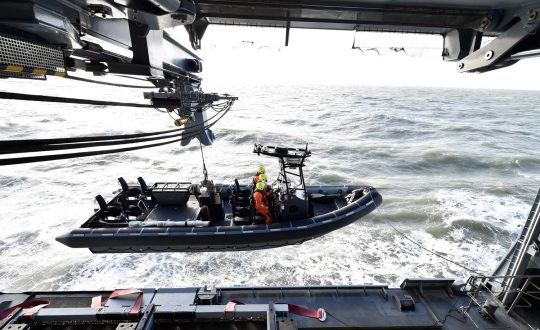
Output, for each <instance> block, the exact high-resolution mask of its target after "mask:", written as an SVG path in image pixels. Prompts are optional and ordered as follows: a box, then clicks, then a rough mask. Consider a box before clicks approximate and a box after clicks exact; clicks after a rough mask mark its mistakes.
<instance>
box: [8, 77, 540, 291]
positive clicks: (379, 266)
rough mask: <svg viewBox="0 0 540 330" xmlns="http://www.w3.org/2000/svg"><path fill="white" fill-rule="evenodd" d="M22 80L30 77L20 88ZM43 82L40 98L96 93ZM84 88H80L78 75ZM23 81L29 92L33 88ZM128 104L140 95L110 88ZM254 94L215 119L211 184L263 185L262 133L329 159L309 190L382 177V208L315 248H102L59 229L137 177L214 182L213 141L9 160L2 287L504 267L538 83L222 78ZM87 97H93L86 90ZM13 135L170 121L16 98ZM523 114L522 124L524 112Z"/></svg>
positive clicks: (520, 209) (539, 127)
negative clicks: (257, 181)
mask: <svg viewBox="0 0 540 330" xmlns="http://www.w3.org/2000/svg"><path fill="white" fill-rule="evenodd" d="M21 84H22V83H16V84H14V86H15V87H14V88H17V87H20V86H22V85H21ZM54 84H57V85H58V84H62V83H61V82H57V81H52V80H51V82H50V85H44V84H37V85H35V86H36V89H37V90H36V91H35V92H36V93H40V92H42V93H46V92H50V93H51V94H53V95H59V96H62V95H63V93H65V94H69V95H70V96H71V97H77V96H78V94H80V93H83V92H82V91H83V89H80V86H79V85H78V83H76V82H75V83H73V82H70V86H66V85H58V86H56V87H61V88H56V87H55V85H54ZM71 84H73V85H71ZM19 85H20V86H19ZM95 88H96V94H100V95H103V98H106V97H110V98H115V99H116V100H119V101H133V100H134V99H137V98H141V95H140V93H139V91H137V92H134V91H124V90H122V89H114V88H109V87H107V88H103V87H101V86H97V87H95ZM205 90H208V91H216V92H227V93H230V94H232V95H237V96H239V97H240V99H239V101H238V102H237V103H236V104H235V105H234V108H233V111H231V112H230V113H229V114H227V116H225V117H224V118H223V120H222V121H221V122H220V123H218V124H217V125H216V126H214V127H213V131H214V133H215V135H216V136H217V140H216V141H215V144H214V145H213V146H211V147H208V148H204V152H205V160H206V166H207V168H208V171H209V173H210V176H211V178H213V179H214V180H216V181H220V182H232V180H233V179H234V178H238V179H239V180H240V182H246V181H247V180H249V178H250V176H251V174H252V173H253V170H254V167H255V166H257V165H259V164H260V163H264V164H265V165H266V167H267V169H268V173H269V174H270V175H275V174H276V173H277V171H278V169H279V166H278V164H277V163H276V162H273V161H272V160H269V159H265V158H264V157H262V156H256V155H255V154H253V153H252V152H251V150H252V147H253V143H256V142H260V143H268V144H285V145H301V146H303V145H304V144H305V143H309V145H310V148H311V149H312V151H313V155H312V157H311V159H310V160H309V162H308V163H307V167H306V168H305V173H306V181H307V184H336V183H339V184H371V185H373V186H375V187H381V190H380V191H381V194H382V195H383V197H384V199H385V202H384V204H383V206H381V207H380V213H378V212H374V213H372V214H371V215H369V216H367V217H365V218H363V219H362V220H361V221H359V222H357V223H355V224H353V225H351V226H349V227H347V228H343V229H342V230H339V231H337V232H333V233H330V234H329V235H326V236H323V237H321V238H318V239H315V240H312V241H309V242H306V243H304V244H302V245H299V246H292V247H285V248H279V249H273V250H263V251H252V252H235V253H218V252H216V253H199V254H195V253H192V254H190V253H176V254H172V253H164V254H127V255H92V254H90V253H89V252H88V251H87V250H80V249H68V248H66V247H64V246H63V245H61V244H59V243H57V242H55V241H54V237H55V236H57V235H60V234H62V233H64V232H65V231H68V230H70V229H72V228H74V227H78V226H80V224H81V223H82V222H83V221H84V220H86V219H87V217H88V216H90V214H91V213H92V210H93V209H94V208H95V207H96V205H95V204H94V196H95V195H97V194H102V195H103V196H105V198H110V197H111V196H112V195H113V193H112V192H113V190H116V189H118V186H117V178H118V177H119V176H123V177H125V178H126V179H127V180H128V181H131V182H135V181H136V178H137V177H138V176H143V177H144V178H145V179H146V181H148V182H154V181H159V180H166V181H174V180H179V181H180V180H191V181H198V180H200V179H201V177H202V164H201V163H202V162H201V155H200V151H199V147H198V145H197V144H196V143H194V142H192V144H191V145H189V146H188V147H184V148H181V147H180V146H178V145H169V146H162V147H158V148H153V149H146V150H141V151H138V152H129V153H124V154H118V155H106V156H96V157H90V158H79V159H73V160H63V161H55V162H49V163H43V164H27V165H22V166H9V167H5V168H2V175H1V176H0V188H1V189H0V200H2V205H3V212H2V214H0V259H1V260H2V261H3V262H2V263H0V291H21V290H31V289H61V290H68V289H73V290H83V289H92V290H93V289H104V288H107V289H111V288H118V287H143V286H150V287H166V286H189V285H205V284H215V285H318V284H362V283H366V284H369V283H387V284H390V285H394V286H395V285H399V283H400V282H401V281H402V280H403V279H405V278H407V277H422V276H425V277H457V278H465V277H467V276H468V275H470V272H469V271H467V270H465V269H463V268H460V267H459V266H457V265H455V264H452V263H448V262H447V261H446V260H444V259H440V258H437V257H435V256H434V255H433V254H431V253H429V252H428V251H426V250H423V249H420V248H418V246H416V245H415V244H413V243H411V242H410V241H409V240H407V239H405V238H404V237H403V236H401V235H400V234H399V233H397V232H395V231H393V230H392V228H390V227H389V226H388V225H387V222H386V221H388V222H390V223H392V224H393V225H394V226H396V227H397V228H399V229H400V230H401V231H402V232H403V233H404V234H405V235H407V236H408V237H410V238H411V239H412V240H414V241H415V242H418V243H419V244H422V245H423V246H425V247H426V248H427V249H430V250H434V251H437V252H438V253H441V254H444V255H445V256H446V257H448V258H449V259H452V260H455V261H456V262H459V263H461V264H463V265H465V266H467V267H468V268H470V269H476V270H480V271H481V272H489V271H490V270H491V269H493V267H495V265H496V264H497V263H498V261H499V260H500V258H501V256H502V255H503V254H504V252H505V250H506V248H507V247H508V246H509V245H510V242H511V240H512V238H513V237H515V235H516V234H517V232H518V231H519V230H520V225H521V224H522V223H523V221H524V219H525V217H526V216H527V214H528V212H529V210H530V205H531V202H532V200H533V198H534V196H535V194H536V189H537V188H538V187H537V186H536V185H538V182H539V180H540V178H539V177H538V173H539V172H540V171H539V170H540V151H538V150H537V148H531V145H532V142H531V141H533V142H534V141H536V142H537V141H538V140H540V135H539V133H538V132H540V124H539V123H538V121H537V119H536V115H535V113H534V112H532V111H529V110H526V109H531V108H532V107H535V106H536V104H538V103H539V101H540V100H539V99H540V96H539V95H537V94H536V93H533V92H520V91H511V92H507V91H496V92H493V91H489V90H475V91H469V90H459V89H430V88H396V87H392V88H389V87H358V86H354V87H348V86H334V87H328V86H321V87H316V86H309V87H304V86H296V87H291V86H288V87H286V88H285V87H283V86H241V85H223V86H220V85H217V84H216V85H212V86H206V87H205ZM80 96H83V95H80ZM0 106H1V107H2V109H3V111H2V112H0V132H2V137H3V139H15V138H19V139H22V138H48V137H71V136H84V135H103V134H110V135H113V134H128V133H134V132H149V131H159V130H164V129H168V128H170V127H171V126H172V122H171V119H170V118H169V117H168V116H166V115H161V114H159V113H157V112H155V111H153V110H145V111H143V110H140V109H116V108H96V107H85V106H74V107H70V106H65V105H54V106H51V105H44V104H41V105H40V106H39V111H38V109H37V108H36V105H35V104H33V103H31V102H15V101H0ZM508 118H512V120H511V121H510V120H508Z"/></svg>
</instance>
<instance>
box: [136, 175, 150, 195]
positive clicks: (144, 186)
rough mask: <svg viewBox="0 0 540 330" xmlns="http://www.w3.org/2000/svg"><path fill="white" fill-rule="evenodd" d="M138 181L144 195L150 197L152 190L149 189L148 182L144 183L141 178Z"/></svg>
mask: <svg viewBox="0 0 540 330" xmlns="http://www.w3.org/2000/svg"><path fill="white" fill-rule="evenodd" d="M137 181H139V184H140V185H141V190H142V192H143V194H144V195H145V196H146V197H150V194H151V192H152V189H150V188H148V185H146V181H144V179H143V178H142V177H141V176H140V177H138V178H137Z"/></svg>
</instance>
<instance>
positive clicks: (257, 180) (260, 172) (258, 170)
mask: <svg viewBox="0 0 540 330" xmlns="http://www.w3.org/2000/svg"><path fill="white" fill-rule="evenodd" d="M263 173H264V166H262V165H259V167H258V168H257V174H255V176H254V177H253V185H256V184H257V182H259V175H260V174H263Z"/></svg>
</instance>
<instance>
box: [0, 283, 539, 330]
mask: <svg viewBox="0 0 540 330" xmlns="http://www.w3.org/2000/svg"><path fill="white" fill-rule="evenodd" d="M452 282H453V280H451V279H411V280H406V281H405V282H404V283H403V284H402V285H401V287H400V288H388V287H387V286H384V285H366V286H314V287H230V288H213V289H208V288H196V287H193V288H167V289H141V291H142V292H144V293H143V296H142V306H141V309H140V312H139V313H138V315H137V316H133V317H130V316H129V315H128V312H129V311H130V310H131V308H132V307H133V305H134V304H135V301H136V298H137V294H132V295H129V296H125V297H120V298H116V299H111V300H108V302H107V303H106V304H105V306H103V307H101V308H91V304H92V298H93V297H96V296H100V295H101V296H102V301H105V300H106V299H107V297H108V296H109V295H110V294H111V291H103V292H96V291H94V292H35V293H24V294H3V295H0V311H2V310H5V309H7V308H8V307H10V306H15V305H17V304H19V303H22V302H23V301H25V300H37V299H40V300H48V301H49V302H50V305H49V306H47V307H46V308H43V309H41V310H39V311H38V312H36V313H35V314H34V315H33V316H32V317H31V319H30V318H26V319H25V318H20V317H18V316H17V315H22V314H23V312H24V311H20V310H19V311H17V310H15V311H14V312H13V313H12V315H11V316H10V317H7V318H5V319H4V320H1V321H0V329H1V330H4V329H5V330H8V329H9V330H15V329H32V328H36V329H37V328H39V329H50V330H52V329H70V330H71V329H79V328H80V329H83V328H84V329H85V330H90V329H99V330H115V329H116V330H129V329H141V330H142V329H144V330H150V329H159V330H177V329H299V328H302V329H317V328H321V329H323V328H324V329H330V328H332V329H333V328H357V329H413V328H414V329H531V328H532V329H536V328H538V326H539V325H540V317H539V316H538V315H535V310H536V308H535V306H533V308H526V309H525V308H518V309H516V312H517V313H518V314H519V316H518V315H517V314H516V313H513V314H512V317H510V316H509V315H508V314H507V313H506V312H505V311H503V310H501V309H500V308H499V309H498V310H497V312H496V314H495V321H493V320H488V319H485V318H483V317H482V316H480V314H479V313H478V308H479V307H478V306H473V307H472V308H471V310H470V312H469V317H464V315H463V314H462V310H463V308H465V307H467V305H468V304H469V302H470V298H469V297H468V296H453V295H452V294H451V291H450V289H449V288H450V286H449V285H450V284H451V283H452ZM404 296H410V297H412V299H413V300H414V309H413V310H400V308H399V307H398V304H397V303H396V297H404ZM488 298H489V297H488V293H486V292H482V293H481V294H480V295H479V296H478V300H479V301H480V302H482V301H484V300H486V299H488ZM231 300H236V301H239V302H241V303H243V304H245V305H241V304H238V305H236V306H235V307H234V308H233V309H229V312H227V310H226V305H227V303H228V302H229V301H231ZM278 302H279V303H286V304H294V305H297V306H301V307H304V308H309V309H312V310H317V309H319V308H323V309H324V310H325V311H326V320H325V321H320V320H319V319H316V318H309V317H305V316H300V315H297V314H293V313H292V311H293V308H294V307H290V306H288V305H284V304H277V303H278ZM536 307H537V306H536ZM27 324H28V325H27ZM20 325H22V327H20V328H19V326H20Z"/></svg>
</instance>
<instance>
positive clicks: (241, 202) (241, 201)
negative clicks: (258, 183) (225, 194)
mask: <svg viewBox="0 0 540 330" xmlns="http://www.w3.org/2000/svg"><path fill="white" fill-rule="evenodd" d="M233 199H234V201H235V202H236V205H237V206H238V207H249V204H250V198H249V197H243V198H242V197H236V196H234V197H233Z"/></svg>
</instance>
